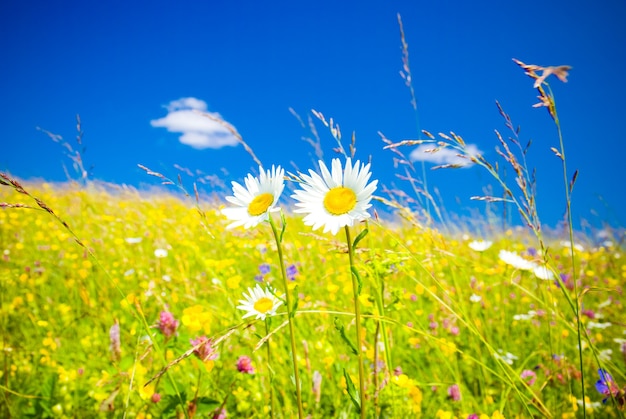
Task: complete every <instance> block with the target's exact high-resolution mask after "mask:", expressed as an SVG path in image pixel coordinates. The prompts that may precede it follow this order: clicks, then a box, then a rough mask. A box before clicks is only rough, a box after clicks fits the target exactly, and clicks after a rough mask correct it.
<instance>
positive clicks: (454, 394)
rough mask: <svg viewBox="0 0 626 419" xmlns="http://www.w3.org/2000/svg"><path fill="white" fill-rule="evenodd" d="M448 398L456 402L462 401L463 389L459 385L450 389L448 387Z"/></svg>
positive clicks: (454, 385) (453, 385)
mask: <svg viewBox="0 0 626 419" xmlns="http://www.w3.org/2000/svg"><path fill="white" fill-rule="evenodd" d="M448 397H450V398H451V399H452V400H453V401H455V402H458V401H459V400H461V389H460V388H459V386H458V385H457V384H452V385H451V386H450V387H448Z"/></svg>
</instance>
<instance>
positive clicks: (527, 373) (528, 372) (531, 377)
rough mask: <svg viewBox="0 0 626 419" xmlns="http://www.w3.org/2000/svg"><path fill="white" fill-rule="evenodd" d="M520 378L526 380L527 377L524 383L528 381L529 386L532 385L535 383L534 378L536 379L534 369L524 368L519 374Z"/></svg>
mask: <svg viewBox="0 0 626 419" xmlns="http://www.w3.org/2000/svg"><path fill="white" fill-rule="evenodd" d="M520 378H521V379H522V380H526V379H527V378H528V380H526V383H528V385H529V386H532V385H533V384H535V380H537V374H536V373H535V371H531V370H524V371H522V373H521V374H520Z"/></svg>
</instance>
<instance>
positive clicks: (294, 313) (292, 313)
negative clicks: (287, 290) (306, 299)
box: [289, 286, 300, 319]
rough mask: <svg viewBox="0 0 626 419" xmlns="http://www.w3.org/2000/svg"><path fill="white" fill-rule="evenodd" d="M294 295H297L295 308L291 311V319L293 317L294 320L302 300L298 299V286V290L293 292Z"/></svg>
mask: <svg viewBox="0 0 626 419" xmlns="http://www.w3.org/2000/svg"><path fill="white" fill-rule="evenodd" d="M293 291H294V292H293V293H294V295H295V299H294V302H293V306H292V307H293V308H292V309H291V310H289V317H291V318H292V319H293V317H294V316H295V315H296V311H297V310H298V304H299V303H300V298H298V286H296V288H295V289H294V290H293Z"/></svg>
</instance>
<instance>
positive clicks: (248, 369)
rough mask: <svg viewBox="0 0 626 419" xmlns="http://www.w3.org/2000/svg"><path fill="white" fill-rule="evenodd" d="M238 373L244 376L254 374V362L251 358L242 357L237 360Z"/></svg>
mask: <svg viewBox="0 0 626 419" xmlns="http://www.w3.org/2000/svg"><path fill="white" fill-rule="evenodd" d="M237 371H239V372H243V373H244V374H254V367H253V366H252V360H251V359H250V357H248V356H245V355H242V356H240V357H239V359H238V360H237Z"/></svg>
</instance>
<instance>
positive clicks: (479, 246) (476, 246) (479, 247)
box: [467, 240, 493, 252]
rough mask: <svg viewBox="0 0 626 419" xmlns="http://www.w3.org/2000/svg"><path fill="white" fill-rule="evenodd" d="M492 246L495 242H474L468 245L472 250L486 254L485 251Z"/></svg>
mask: <svg viewBox="0 0 626 419" xmlns="http://www.w3.org/2000/svg"><path fill="white" fill-rule="evenodd" d="M492 244H493V242H492V241H489V240H473V241H471V242H469V243H468V244H467V245H468V246H469V248H470V249H472V250H475V251H476V252H484V251H485V250H487V249H489V248H490V247H491V245H492Z"/></svg>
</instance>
